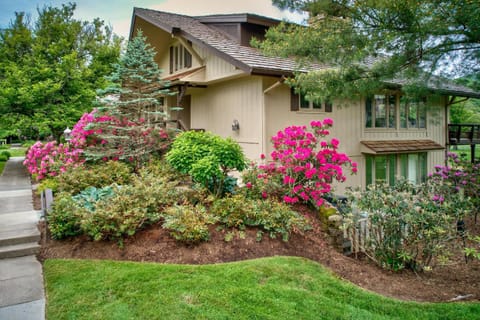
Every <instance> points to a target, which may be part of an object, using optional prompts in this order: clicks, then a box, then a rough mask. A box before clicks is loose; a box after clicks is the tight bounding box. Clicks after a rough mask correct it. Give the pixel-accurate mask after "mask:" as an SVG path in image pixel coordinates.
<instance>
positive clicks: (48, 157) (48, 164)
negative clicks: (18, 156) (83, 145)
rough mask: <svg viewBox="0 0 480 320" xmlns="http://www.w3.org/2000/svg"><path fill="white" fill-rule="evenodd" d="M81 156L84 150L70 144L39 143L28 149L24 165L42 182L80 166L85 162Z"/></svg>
mask: <svg viewBox="0 0 480 320" xmlns="http://www.w3.org/2000/svg"><path fill="white" fill-rule="evenodd" d="M81 154H82V149H78V148H75V147H72V146H71V145H69V144H57V142H55V141H50V142H47V143H42V142H40V141H37V142H36V143H35V144H34V145H33V146H31V147H30V148H29V149H28V151H27V154H26V156H25V161H24V162H23V164H24V165H25V166H26V167H27V169H28V171H29V172H30V174H31V175H32V176H33V177H34V178H35V179H36V180H37V181H41V180H43V179H45V178H48V177H55V176H57V175H59V174H60V173H62V172H65V171H67V169H68V168H70V167H77V166H80V165H81V164H82V163H83V162H84V160H83V159H82V158H81Z"/></svg>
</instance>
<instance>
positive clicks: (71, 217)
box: [47, 193, 82, 239]
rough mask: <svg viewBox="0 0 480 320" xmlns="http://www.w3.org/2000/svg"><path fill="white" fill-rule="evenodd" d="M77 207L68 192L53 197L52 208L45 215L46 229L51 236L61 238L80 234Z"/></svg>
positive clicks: (78, 209)
mask: <svg viewBox="0 0 480 320" xmlns="http://www.w3.org/2000/svg"><path fill="white" fill-rule="evenodd" d="M80 211H82V208H81V207H79V206H78V205H77V204H76V203H75V201H74V200H73V199H72V197H71V195H70V194H68V193H61V194H59V195H57V196H56V197H55V201H54V202H53V205H52V209H51V210H50V212H49V213H48V215H47V222H48V229H49V231H50V234H51V236H52V238H54V239H63V238H67V237H73V236H76V235H79V234H81V233H82V232H81V229H80V219H79V216H81V213H80Z"/></svg>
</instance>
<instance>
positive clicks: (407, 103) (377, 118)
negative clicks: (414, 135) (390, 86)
mask: <svg viewBox="0 0 480 320" xmlns="http://www.w3.org/2000/svg"><path fill="white" fill-rule="evenodd" d="M397 115H399V118H400V120H399V123H397ZM426 118H427V110H426V100H425V99H421V100H411V99H407V98H406V97H399V95H398V94H376V95H374V96H373V97H369V98H367V99H366V100H365V128H388V129H396V128H402V129H406V128H418V129H424V128H425V127H426V122H427V121H426Z"/></svg>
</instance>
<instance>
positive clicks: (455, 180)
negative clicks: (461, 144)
mask: <svg viewBox="0 0 480 320" xmlns="http://www.w3.org/2000/svg"><path fill="white" fill-rule="evenodd" d="M447 160H448V161H447V162H448V163H447V165H445V166H440V165H438V166H435V171H434V172H433V173H430V174H429V175H428V181H429V184H430V186H431V189H432V190H433V193H434V194H433V195H432V197H433V200H434V201H437V202H439V203H443V202H445V201H446V200H449V199H450V198H452V197H455V196H456V194H458V193H460V194H462V196H465V197H466V198H467V199H468V200H469V202H470V203H471V204H472V205H473V211H474V213H475V218H476V216H477V214H478V211H479V209H478V208H479V206H480V197H479V196H478V195H479V194H480V163H477V164H474V163H471V162H469V161H467V160H466V159H461V158H460V157H458V155H457V154H455V153H452V152H449V153H448V154H447ZM459 208H460V207H459V206H457V209H459Z"/></svg>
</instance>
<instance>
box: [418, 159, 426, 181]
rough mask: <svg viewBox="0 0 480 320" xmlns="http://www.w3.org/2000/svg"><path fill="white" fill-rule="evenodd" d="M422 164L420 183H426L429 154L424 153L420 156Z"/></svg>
mask: <svg viewBox="0 0 480 320" xmlns="http://www.w3.org/2000/svg"><path fill="white" fill-rule="evenodd" d="M418 160H419V162H420V181H421V182H425V180H427V170H428V169H427V153H426V152H423V153H420V154H419V155H418Z"/></svg>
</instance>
